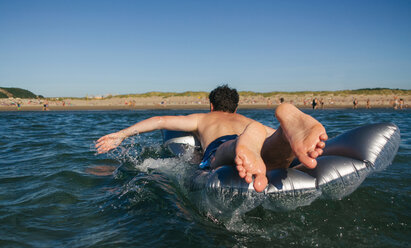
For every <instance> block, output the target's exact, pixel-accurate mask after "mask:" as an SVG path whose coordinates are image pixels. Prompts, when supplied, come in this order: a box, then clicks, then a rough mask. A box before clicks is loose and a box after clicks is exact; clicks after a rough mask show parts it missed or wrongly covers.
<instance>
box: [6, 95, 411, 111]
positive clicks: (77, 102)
mask: <svg viewBox="0 0 411 248" xmlns="http://www.w3.org/2000/svg"><path fill="white" fill-rule="evenodd" d="M280 98H284V102H288V103H292V104H294V105H296V106H297V107H299V108H312V105H311V104H312V101H313V99H314V98H317V99H319V100H322V101H323V103H324V104H323V105H322V106H321V104H318V108H319V109H321V108H324V109H329V108H353V100H354V99H357V100H358V108H366V105H367V100H368V99H369V102H370V106H371V108H393V106H394V103H395V99H397V101H399V99H401V98H402V99H403V100H404V105H403V107H404V108H407V107H408V104H409V103H410V102H411V95H404V96H402V95H334V94H328V95H315V94H305V95H301V94H291V93H290V94H282V95H273V96H271V97H263V96H262V95H256V96H246V97H245V96H241V97H240V103H239V109H242V108H243V109H244V108H258V109H264V108H266V109H270V108H275V107H276V106H278V104H280ZM45 101H47V102H45ZM17 103H20V105H21V107H20V111H43V105H44V104H45V103H48V110H50V111H86V110H132V109H204V110H208V109H209V101H208V99H206V98H204V97H203V98H201V97H194V96H193V97H189V96H173V97H167V98H164V97H154V96H153V97H127V98H124V97H111V98H106V99H70V98H59V99H58V100H57V99H51V98H48V99H47V100H46V99H19V98H17V99H14V98H9V99H0V111H19V110H18V107H17Z"/></svg>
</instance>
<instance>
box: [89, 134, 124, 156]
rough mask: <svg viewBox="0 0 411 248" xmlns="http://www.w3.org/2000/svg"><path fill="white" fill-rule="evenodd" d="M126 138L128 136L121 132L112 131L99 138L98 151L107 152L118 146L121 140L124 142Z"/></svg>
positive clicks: (99, 152)
mask: <svg viewBox="0 0 411 248" xmlns="http://www.w3.org/2000/svg"><path fill="white" fill-rule="evenodd" d="M125 138H126V137H125V136H124V135H123V134H122V133H121V132H117V133H111V134H107V135H106V136H103V137H101V138H100V139H98V140H97V144H96V148H97V153H98V154H101V153H105V152H108V151H110V150H112V149H114V148H116V147H117V146H119V145H120V144H121V142H123V140H124V139H125Z"/></svg>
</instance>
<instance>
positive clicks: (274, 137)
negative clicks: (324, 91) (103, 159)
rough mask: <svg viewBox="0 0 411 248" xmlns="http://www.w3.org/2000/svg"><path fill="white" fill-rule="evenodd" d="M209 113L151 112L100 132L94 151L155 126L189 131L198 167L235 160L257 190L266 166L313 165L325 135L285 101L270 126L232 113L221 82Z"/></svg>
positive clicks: (232, 100) (233, 99)
mask: <svg viewBox="0 0 411 248" xmlns="http://www.w3.org/2000/svg"><path fill="white" fill-rule="evenodd" d="M209 98H210V112H209V113H198V114H191V115H187V116H155V117H152V118H149V119H146V120H143V121H140V122H138V123H136V124H134V125H133V126H131V127H129V128H126V129H124V130H121V131H119V132H116V133H112V134H108V135H106V136H103V137H101V138H100V139H99V140H98V141H97V144H96V148H97V151H98V153H104V152H107V151H109V150H111V149H114V148H116V147H117V146H118V145H120V144H121V142H122V141H123V140H124V139H125V138H127V137H130V136H132V135H136V134H138V133H144V132H150V131H154V130H158V129H167V130H175V131H186V132H193V133H195V134H196V135H197V136H198V137H199V139H200V143H201V146H202V147H203V149H204V157H203V160H202V162H201V164H200V167H202V168H208V167H209V168H216V167H218V166H220V165H229V164H233V165H234V164H235V165H236V168H237V170H238V173H239V175H240V177H241V178H244V179H245V181H246V182H247V183H251V182H252V181H253V177H254V184H253V186H254V189H255V190H256V191H257V192H261V191H263V190H264V189H265V187H266V186H267V184H268V181H267V177H266V171H267V170H273V169H277V168H286V167H288V166H289V164H290V162H291V161H292V160H293V159H294V158H295V157H297V158H298V159H299V160H300V162H301V163H303V164H304V165H305V166H306V167H308V168H315V166H316V165H317V161H316V160H315V159H316V158H317V157H318V156H320V155H321V154H322V153H323V148H324V146H325V143H324V141H325V140H327V138H328V137H327V134H326V132H325V129H324V127H323V126H322V125H321V124H320V123H319V122H318V121H317V120H315V119H314V118H312V117H311V116H309V115H306V114H304V113H303V112H301V111H300V110H298V109H297V108H296V107H294V106H293V105H291V104H288V103H283V104H281V105H279V106H278V107H277V109H276V111H275V116H276V117H277V119H278V121H279V122H280V127H279V128H278V129H277V130H275V129H272V128H270V127H267V126H264V125H263V124H261V123H259V122H257V121H255V120H252V119H250V118H247V117H245V116H243V115H240V114H237V113H236V110H237V107H238V101H239V96H238V93H237V91H236V90H235V89H231V88H229V87H228V86H227V85H223V86H220V87H218V88H216V89H214V90H213V91H212V92H211V93H210V95H209Z"/></svg>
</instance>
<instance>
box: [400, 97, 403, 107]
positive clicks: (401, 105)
mask: <svg viewBox="0 0 411 248" xmlns="http://www.w3.org/2000/svg"><path fill="white" fill-rule="evenodd" d="M403 108H404V99H402V98H400V109H403Z"/></svg>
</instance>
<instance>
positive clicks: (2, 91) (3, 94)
mask: <svg viewBox="0 0 411 248" xmlns="http://www.w3.org/2000/svg"><path fill="white" fill-rule="evenodd" d="M208 94H209V92H205V91H185V92H159V91H152V92H147V93H141V94H125V95H117V96H112V95H109V96H107V97H104V98H103V99H110V98H113V97H115V98H128V97H138V98H145V97H161V98H170V97H176V96H177V97H198V98H208ZM239 94H240V96H242V97H267V98H268V97H278V96H279V95H281V96H284V97H287V96H305V95H312V96H327V95H329V96H352V95H411V90H404V89H389V88H364V89H357V90H337V91H294V92H290V91H272V92H253V91H240V92H239ZM8 97H14V98H44V97H43V96H41V95H38V96H37V95H35V94H34V93H32V92H31V91H28V90H24V89H20V88H4V87H0V98H8ZM64 99H83V100H87V99H91V98H88V97H64Z"/></svg>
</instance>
